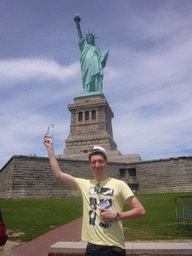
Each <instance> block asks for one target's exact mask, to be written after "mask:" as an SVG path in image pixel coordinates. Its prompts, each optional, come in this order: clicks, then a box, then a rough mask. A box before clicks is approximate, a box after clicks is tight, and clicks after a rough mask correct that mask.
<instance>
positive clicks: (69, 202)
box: [0, 198, 82, 242]
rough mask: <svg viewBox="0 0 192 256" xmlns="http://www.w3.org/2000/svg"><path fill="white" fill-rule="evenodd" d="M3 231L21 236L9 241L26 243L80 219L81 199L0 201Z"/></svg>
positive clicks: (11, 238)
mask: <svg viewBox="0 0 192 256" xmlns="http://www.w3.org/2000/svg"><path fill="white" fill-rule="evenodd" d="M0 209H1V211H2V216H3V220H4V222H5V225H6V229H7V230H11V231H14V232H15V233H18V232H23V233H25V235H21V236H17V237H10V238H9V239H10V240H12V241H14V240H21V241H23V242H28V241H30V240H32V239H34V238H35V237H38V236H40V235H42V234H44V233H46V232H48V231H50V230H52V229H53V228H56V227H60V226H62V225H64V224H66V223H68V222H70V221H72V220H75V219H77V218H80V217H81V216H82V199H81V198H49V199H15V200H14V199H10V200H3V199H0Z"/></svg>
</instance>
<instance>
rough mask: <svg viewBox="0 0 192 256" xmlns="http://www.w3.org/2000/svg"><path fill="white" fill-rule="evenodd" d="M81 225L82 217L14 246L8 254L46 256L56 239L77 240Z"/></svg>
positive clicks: (79, 235)
mask: <svg viewBox="0 0 192 256" xmlns="http://www.w3.org/2000/svg"><path fill="white" fill-rule="evenodd" d="M81 226H82V218H79V219H77V220H74V221H72V222H69V223H67V224H65V225H63V226H61V227H59V228H56V229H54V230H52V231H49V232H47V233H45V234H44V235H42V236H39V237H37V238H35V239H33V240H31V241H30V242H28V243H25V244H23V245H21V246H18V247H16V248H15V249H13V250H11V251H10V252H9V255H13V256H40V255H41V256H47V255H48V253H49V248H50V246H51V245H53V244H54V243H56V242H58V241H71V242H77V241H79V240H80V239H81ZM74 230H75V232H74Z"/></svg>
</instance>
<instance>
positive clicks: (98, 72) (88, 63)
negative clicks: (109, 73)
mask: <svg viewBox="0 0 192 256" xmlns="http://www.w3.org/2000/svg"><path fill="white" fill-rule="evenodd" d="M74 21H75V24H76V27H77V31H78V36H79V48H80V50H81V56H80V62H81V71H82V82H83V90H84V93H83V95H91V94H102V88H103V84H102V82H103V68H105V66H106V62H107V58H108V54H109V51H108V50H106V51H105V52H104V53H103V54H101V52H100V50H99V48H97V47H96V46H95V38H96V37H95V35H94V34H93V32H92V33H90V32H89V31H88V34H86V38H83V35H82V32H81V28H80V21H81V18H80V16H79V14H76V16H75V18H74Z"/></svg>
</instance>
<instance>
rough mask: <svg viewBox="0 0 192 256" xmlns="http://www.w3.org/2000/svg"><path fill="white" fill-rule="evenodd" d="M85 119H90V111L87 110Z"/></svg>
mask: <svg viewBox="0 0 192 256" xmlns="http://www.w3.org/2000/svg"><path fill="white" fill-rule="evenodd" d="M85 120H89V111H85Z"/></svg>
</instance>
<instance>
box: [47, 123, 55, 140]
mask: <svg viewBox="0 0 192 256" xmlns="http://www.w3.org/2000/svg"><path fill="white" fill-rule="evenodd" d="M53 128H54V125H53V124H49V126H48V128H47V135H48V139H49V140H51V138H52V136H53Z"/></svg>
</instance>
